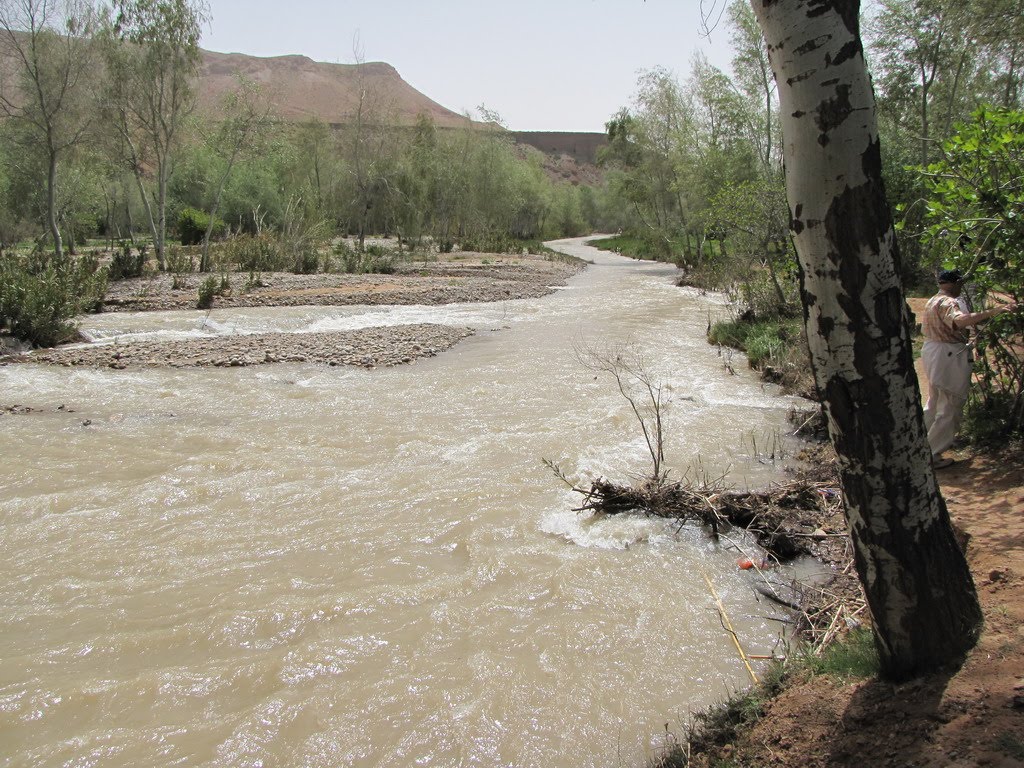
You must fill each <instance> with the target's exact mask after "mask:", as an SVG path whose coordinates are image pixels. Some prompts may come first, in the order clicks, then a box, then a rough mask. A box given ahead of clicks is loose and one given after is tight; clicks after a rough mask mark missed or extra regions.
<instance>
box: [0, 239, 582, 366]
mask: <svg viewBox="0 0 1024 768" xmlns="http://www.w3.org/2000/svg"><path fill="white" fill-rule="evenodd" d="M585 266H586V265H585V263H584V262H582V261H580V260H578V259H572V258H568V257H552V256H543V255H540V256H538V255H526V256H509V255H497V254H479V253H459V254H455V255H452V256H445V257H442V258H439V259H436V260H432V261H425V262H412V263H407V264H402V265H399V266H397V267H396V272H395V273H394V274H388V275H380V274H367V275H351V274H316V275H295V274H291V273H279V272H275V273H261V274H260V275H258V276H256V275H252V276H249V275H246V274H242V273H236V274H231V275H229V280H230V281H231V283H232V285H233V286H234V287H232V288H230V289H228V290H227V291H226V292H224V293H223V294H221V295H218V296H216V297H215V298H214V303H213V307H212V309H213V310H217V309H226V308H243V307H294V306H348V305H371V306H381V305H437V304H450V303H457V302H497V301H511V300H516V299H529V298H537V297H540V296H544V295H546V294H549V293H551V292H553V291H554V290H555V289H556V288H557V287H559V286H563V285H565V283H566V282H567V281H568V279H569V278H570V277H572V276H573V275H575V274H577V273H579V272H580V271H581V270H582V269H583V268H584V267H585ZM206 277H208V276H205V275H199V274H188V275H184V276H178V277H177V278H175V277H174V276H172V275H167V274H157V275H153V276H150V277H147V278H137V279H130V280H120V281H117V282H114V283H111V285H110V288H109V290H108V292H107V299H106V303H105V305H104V307H105V309H106V310H107V311H115V312H127V311H134V312H152V311H170V310H178V311H181V310H187V309H195V307H196V301H197V296H198V287H199V284H200V283H201V282H202V280H203V279H205V278H206ZM204 327H205V326H204ZM472 333H473V331H472V330H471V329H468V328H455V327H451V326H445V325H437V324H430V323H420V324H413V325H397V326H385V327H375V328H365V329H360V330H355V331H339V332H327V333H254V334H231V335H224V334H216V333H211V334H210V335H208V336H203V337H200V338H191V339H179V340H158V341H155V340H131V341H119V342H116V343H109V342H108V343H85V344H73V345H67V346H62V347H56V348H52V349H44V350H38V351H35V352H32V353H29V354H21V355H16V356H13V357H11V358H8V361H17V362H34V363H45V364H51V365H61V366H85V367H94V368H114V369H123V368H154V367H170V368H190V367H207V366H218V367H236V366H251V365H264V364H270V363H281V362H307V363H317V364H323V365H331V366H335V365H353V366H359V367H363V368H373V367H379V366H393V365H402V364H409V363H412V362H414V361H416V360H418V359H420V358H424V357H430V356H433V355H436V354H438V353H440V352H443V351H445V350H447V349H450V348H451V347H452V346H454V345H455V344H457V343H458V342H459V341H461V340H462V339H464V338H466V337H467V336H470V335H472Z"/></svg>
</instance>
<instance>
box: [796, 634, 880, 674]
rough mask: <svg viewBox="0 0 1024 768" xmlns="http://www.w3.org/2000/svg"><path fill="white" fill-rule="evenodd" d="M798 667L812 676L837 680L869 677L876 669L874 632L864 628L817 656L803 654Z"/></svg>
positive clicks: (877, 668) (876, 656)
mask: <svg viewBox="0 0 1024 768" xmlns="http://www.w3.org/2000/svg"><path fill="white" fill-rule="evenodd" d="M802 663H803V666H804V668H806V669H807V670H808V671H809V672H811V673H812V674H815V675H828V676H829V677H835V678H839V679H840V680H849V679H851V678H865V677H873V676H875V675H877V674H878V672H879V669H880V667H879V661H878V650H877V649H876V647H875V635H874V632H872V630H871V629H868V628H865V627H861V628H859V629H854V630H851V631H850V632H848V633H847V634H846V635H845V636H844V637H842V638H841V639H840V640H838V641H836V642H834V643H832V644H830V645H828V646H826V647H825V648H824V649H823V650H822V652H821V653H820V654H818V655H814V654H806V655H805V656H804V657H803V659H802Z"/></svg>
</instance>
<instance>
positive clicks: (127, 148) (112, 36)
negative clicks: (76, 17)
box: [103, 0, 205, 269]
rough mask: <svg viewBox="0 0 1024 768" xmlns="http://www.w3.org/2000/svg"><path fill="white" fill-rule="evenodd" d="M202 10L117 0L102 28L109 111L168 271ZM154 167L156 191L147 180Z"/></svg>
mask: <svg viewBox="0 0 1024 768" xmlns="http://www.w3.org/2000/svg"><path fill="white" fill-rule="evenodd" d="M204 19H205V13H204V7H203V6H201V5H200V4H199V3H198V2H195V1H194V0H115V2H114V5H113V7H112V8H109V9H108V12H107V18H106V22H105V29H104V34H103V38H104V43H105V45H104V53H105V59H106V66H107V88H106V95H105V99H104V104H105V111H106V113H107V116H108V118H109V119H110V121H111V124H112V125H113V126H114V128H115V130H116V131H117V132H118V134H119V135H120V138H121V143H120V145H119V149H120V152H121V159H122V161H123V162H124V163H125V164H126V165H127V167H128V168H129V169H130V170H131V171H132V173H133V174H134V175H135V180H136V183H137V185H138V188H139V194H140V195H141V197H142V200H143V203H144V204H145V208H146V216H147V219H148V224H149V229H150V232H151V233H152V235H153V245H154V249H155V251H156V256H157V262H158V264H159V266H160V269H165V268H166V260H165V256H164V240H165V238H166V234H167V185H168V182H169V180H170V177H171V173H172V171H173V163H174V153H175V150H176V149H177V146H178V142H179V141H180V140H181V132H182V124H183V122H184V120H185V118H186V117H187V116H188V115H189V114H191V112H192V110H193V109H194V108H195V88H194V79H195V76H196V73H197V72H198V68H199V37H200V32H201V26H202V23H203V21H204ZM151 170H152V172H153V174H154V175H155V179H154V187H155V188H154V189H153V190H152V192H150V191H149V190H147V189H146V184H145V180H146V177H147V175H148V174H149V173H150V171H151Z"/></svg>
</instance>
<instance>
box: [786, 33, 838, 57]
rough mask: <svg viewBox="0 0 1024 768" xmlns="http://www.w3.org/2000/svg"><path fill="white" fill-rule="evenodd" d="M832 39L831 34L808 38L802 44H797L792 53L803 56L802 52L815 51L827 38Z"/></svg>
mask: <svg viewBox="0 0 1024 768" xmlns="http://www.w3.org/2000/svg"><path fill="white" fill-rule="evenodd" d="M831 39H832V35H820V36H818V37H816V38H814V39H813V40H808V41H807V42H806V43H804V44H803V45H800V46H797V47H796V48H794V49H793V53H795V54H797V55H800V56H803V55H804V54H807V53H810V52H811V51H816V50H817V49H818V48H821V46H823V45H825V43H827V42H828V41H829V40H831Z"/></svg>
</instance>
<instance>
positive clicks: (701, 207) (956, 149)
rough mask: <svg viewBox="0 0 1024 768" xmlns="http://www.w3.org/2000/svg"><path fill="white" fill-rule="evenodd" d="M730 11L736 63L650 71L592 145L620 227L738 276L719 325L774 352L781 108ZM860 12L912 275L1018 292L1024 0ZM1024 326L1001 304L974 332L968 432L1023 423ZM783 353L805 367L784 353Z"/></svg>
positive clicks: (779, 308) (643, 241)
mask: <svg viewBox="0 0 1024 768" xmlns="http://www.w3.org/2000/svg"><path fill="white" fill-rule="evenodd" d="M724 19H725V23H726V24H727V25H728V32H729V34H730V39H731V42H732V48H733V59H732V67H731V70H732V71H731V73H726V72H723V71H722V70H720V69H718V68H717V67H715V66H713V65H711V64H710V63H709V62H708V61H707V60H706V59H705V58H704V57H703V56H701V55H697V56H696V57H695V58H694V60H693V62H692V66H691V69H690V72H689V74H688V75H687V76H686V78H685V79H683V80H679V79H678V78H677V77H676V76H675V75H674V74H673V73H671V72H668V71H666V70H663V69H654V70H649V71H646V72H643V73H642V74H641V75H640V78H639V81H638V86H637V92H636V94H635V96H634V99H633V103H632V104H631V105H630V106H629V107H624V108H623V109H621V110H620V111H619V112H618V113H617V114H616V115H615V116H614V117H613V118H612V119H611V120H610V121H609V122H608V124H607V131H608V139H609V145H608V147H607V149H606V150H605V151H604V154H603V156H602V158H601V160H602V162H603V164H604V166H605V167H606V169H607V171H606V172H607V176H606V178H607V191H608V195H609V197H610V198H611V199H612V200H614V201H616V202H615V204H614V205H613V206H612V209H613V210H615V211H617V215H618V216H619V217H620V218H619V222H618V224H619V225H620V226H621V228H622V230H623V235H622V237H621V238H619V239H618V240H617V241H613V244H615V245H617V246H621V248H622V249H623V250H624V251H629V252H632V253H633V254H634V255H647V256H652V257H656V258H662V259H666V260H671V261H674V262H675V263H677V264H678V265H679V266H680V267H681V268H683V269H684V270H685V272H686V277H684V278H683V280H684V281H686V282H689V283H691V284H694V285H698V286H701V287H706V288H716V289H721V290H727V291H730V292H732V293H733V295H734V297H735V298H736V300H737V306H738V307H739V308H740V321H737V322H733V323H723V324H720V325H719V326H717V327H716V328H714V329H713V330H712V334H711V335H712V339H713V340H715V341H720V342H723V343H726V344H732V345H737V346H740V347H741V348H745V349H747V351H748V354H749V355H750V356H751V359H752V360H753V359H756V360H757V361H758V364H761V363H762V362H763V363H764V364H765V365H767V366H768V368H769V369H774V368H776V367H779V366H782V365H784V364H787V358H786V356H787V355H788V354H790V353H789V352H787V348H788V347H790V346H791V344H792V341H794V340H795V339H797V338H798V337H799V334H800V323H799V322H798V321H796V319H795V318H794V317H793V316H794V315H795V314H797V313H798V311H799V302H798V285H797V283H798V280H797V278H798V274H797V266H796V259H795V254H794V251H793V247H792V244H791V241H790V235H789V221H790V218H791V213H790V211H789V209H788V204H787V202H786V196H785V188H784V183H785V182H784V174H783V168H782V152H781V143H780V142H781V130H780V125H781V121H780V116H779V112H778V100H777V96H776V89H775V82H774V79H773V76H772V70H771V68H770V66H769V62H768V56H767V49H766V47H765V44H764V41H763V38H762V35H761V33H760V29H759V27H758V25H757V22H756V20H755V18H754V15H753V12H752V10H751V6H750V3H749V0H732V2H731V3H730V4H729V5H728V7H727V10H726V13H725V15H724ZM862 24H863V26H864V31H865V34H864V41H865V44H866V46H867V50H866V56H867V59H868V63H869V65H870V68H871V70H872V76H873V81H874V87H875V91H876V97H877V103H878V119H879V131H880V138H881V148H882V161H883V175H884V181H885V187H886V191H887V194H888V197H889V200H890V202H891V203H892V205H893V206H894V209H895V211H896V217H897V237H898V239H899V252H900V254H901V264H900V265H899V267H900V274H901V279H902V282H903V285H904V288H905V289H906V290H912V291H913V290H917V291H922V292H924V291H930V290H933V288H934V276H935V272H936V270H937V269H938V268H940V267H946V268H952V267H957V268H960V269H961V270H963V272H964V273H965V274H966V275H967V276H968V279H969V281H970V286H971V288H972V291H973V296H972V299H973V300H974V301H975V302H976V303H982V302H984V301H987V300H991V297H992V296H1001V297H1005V298H1006V299H1016V300H1020V298H1021V296H1022V293H1024V269H1021V261H1020V258H1021V256H1020V255H1021V253H1022V252H1024V225H1022V222H1024V194H1022V190H1021V179H1022V178H1024V111H1022V98H1024V92H1022V70H1024V0H878V2H875V3H873V4H872V5H871V7H870V8H869V9H868V10H867V12H866V13H865V16H864V18H863V20H862ZM1022 331H1024V328H1022V327H1021V319H1020V318H1019V317H1014V316H1006V317H1003V318H1000V319H999V322H998V323H996V322H993V323H991V324H990V326H989V328H988V329H987V330H986V333H984V334H983V335H982V336H981V337H980V338H979V340H978V344H979V347H980V349H981V350H982V351H983V352H984V353H985V354H983V355H981V356H980V360H979V363H978V365H979V372H980V373H981V377H982V380H983V382H984V386H983V387H982V388H981V389H980V390H979V397H978V398H977V402H974V403H972V407H971V409H970V410H969V413H968V417H969V420H971V419H972V413H973V414H974V417H976V418H974V421H975V428H974V429H973V430H972V432H973V434H975V435H982V434H988V433H991V432H992V431H993V429H994V430H995V432H996V433H1005V431H1006V430H1007V429H1009V430H1010V431H1012V432H1015V433H1018V434H1022V433H1024V360H1022V357H1021V355H1020V353H1019V350H1020V346H1019V338H1020V334H1021V332H1022ZM1015 350H1016V352H1015ZM800 354H801V355H802V354H803V353H802V352H800ZM788 364H789V366H790V367H791V368H793V369H794V370H797V369H799V368H801V367H803V368H806V366H805V365H803V366H802V365H801V364H800V363H799V361H795V360H793V359H792V355H790V358H789V359H788Z"/></svg>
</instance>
